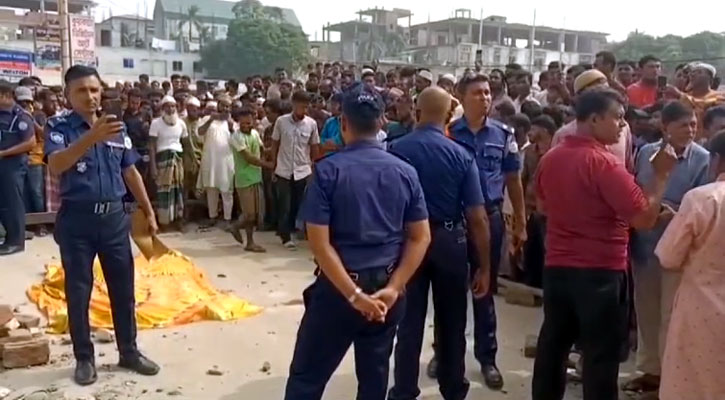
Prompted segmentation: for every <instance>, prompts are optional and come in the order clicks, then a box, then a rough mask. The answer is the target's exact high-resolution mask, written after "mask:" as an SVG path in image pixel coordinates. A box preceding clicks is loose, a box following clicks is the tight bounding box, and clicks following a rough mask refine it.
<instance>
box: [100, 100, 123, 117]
mask: <svg viewBox="0 0 725 400" xmlns="http://www.w3.org/2000/svg"><path fill="white" fill-rule="evenodd" d="M103 113H104V114H106V115H109V116H110V115H113V116H115V117H116V119H117V120H119V121H120V120H121V119H122V118H123V109H122V106H121V100H120V99H113V100H106V101H104V102H103Z"/></svg>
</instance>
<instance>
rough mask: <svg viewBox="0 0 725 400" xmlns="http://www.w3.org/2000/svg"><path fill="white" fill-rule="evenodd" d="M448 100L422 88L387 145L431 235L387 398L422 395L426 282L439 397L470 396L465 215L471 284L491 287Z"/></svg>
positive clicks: (472, 176) (410, 296)
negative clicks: (415, 185)
mask: <svg viewBox="0 0 725 400" xmlns="http://www.w3.org/2000/svg"><path fill="white" fill-rule="evenodd" d="M450 105H451V96H450V95H449V94H448V93H447V92H446V91H445V90H443V89H441V88H439V87H429V88H427V89H425V90H423V92H422V93H421V94H420V95H419V96H418V101H417V103H416V108H417V113H418V115H419V117H418V126H417V128H416V129H415V130H414V131H413V132H411V133H410V134H408V135H406V136H404V137H402V138H400V139H398V140H397V141H395V142H394V143H393V145H392V146H391V149H390V151H391V152H393V153H396V154H400V155H401V156H404V157H406V158H407V159H409V160H410V162H411V164H412V165H413V166H414V167H415V169H416V171H418V176H419V177H420V183H421V185H422V186H423V193H424V194H425V199H426V203H427V205H428V213H429V215H430V217H429V219H430V226H431V234H432V238H433V239H432V242H431V245H430V248H429V250H428V254H427V255H426V257H425V259H424V260H423V264H422V265H421V267H420V269H418V271H417V272H416V274H415V275H414V276H413V278H412V279H411V281H410V282H409V283H408V287H407V291H406V311H405V316H404V317H403V321H402V322H401V323H400V327H399V329H398V341H397V344H396V345H395V386H393V388H392V389H391V390H390V395H389V396H388V399H389V400H414V399H417V398H418V396H419V395H420V389H419V388H418V371H419V367H418V365H419V360H420V352H421V346H422V344H423V332H424V330H425V318H426V313H427V311H428V289H429V287H432V289H433V307H434V310H435V337H436V354H437V356H438V371H437V378H438V383H439V385H440V392H441V395H443V398H444V399H446V400H460V399H465V398H466V394H467V393H468V387H469V384H468V381H467V380H466V378H465V370H466V364H465V355H466V336H465V330H466V318H467V315H466V308H467V304H468V288H469V269H468V251H467V245H466V242H467V239H466V229H465V228H464V225H463V220H464V213H465V220H466V226H467V228H468V230H469V233H470V236H471V238H472V240H471V242H472V243H474V244H475V245H476V246H478V248H477V250H478V251H477V252H476V254H477V255H479V263H478V264H479V265H480V266H481V267H480V268H479V269H478V271H477V272H476V275H475V280H474V281H473V285H472V286H473V293H474V296H475V297H482V296H484V295H486V293H487V292H488V286H489V277H490V275H489V274H490V272H489V252H490V249H489V227H488V217H487V215H486V208H485V206H484V205H485V202H484V198H483V192H482V191H481V183H480V179H479V175H478V167H477V166H476V160H475V159H474V156H473V154H472V152H471V151H470V150H468V149H465V148H464V147H463V146H461V145H459V144H457V143H456V142H454V141H453V140H450V139H449V138H446V137H445V134H444V129H445V124H446V121H447V119H448V115H449V113H450ZM480 255H482V257H480Z"/></svg>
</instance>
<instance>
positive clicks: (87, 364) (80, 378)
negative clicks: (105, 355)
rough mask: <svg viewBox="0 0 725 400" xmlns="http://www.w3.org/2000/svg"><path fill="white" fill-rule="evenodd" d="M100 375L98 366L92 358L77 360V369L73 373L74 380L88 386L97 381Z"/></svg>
mask: <svg viewBox="0 0 725 400" xmlns="http://www.w3.org/2000/svg"><path fill="white" fill-rule="evenodd" d="M97 379H98V375H97V374H96V366H95V364H94V363H93V361H90V360H78V361H76V371H75V373H74V374H73V380H75V381H76V383H77V384H79V385H81V386H88V385H92V384H94V383H96V380H97Z"/></svg>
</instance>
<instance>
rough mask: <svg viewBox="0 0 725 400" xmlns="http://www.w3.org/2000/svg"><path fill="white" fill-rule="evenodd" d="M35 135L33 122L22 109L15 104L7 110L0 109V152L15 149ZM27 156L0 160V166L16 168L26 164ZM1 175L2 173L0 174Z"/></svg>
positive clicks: (21, 155)
mask: <svg viewBox="0 0 725 400" xmlns="http://www.w3.org/2000/svg"><path fill="white" fill-rule="evenodd" d="M34 133H35V120H34V119H33V117H32V116H31V115H30V114H29V113H28V112H27V111H25V110H23V108H22V107H20V106H19V105H17V104H15V105H13V106H12V107H11V108H9V109H5V110H2V109H0V150H7V149H9V148H11V147H15V146H17V145H19V144H21V143H23V142H25V141H27V140H28V139H30V137H31V136H33V134H34ZM27 160H28V155H27V154H18V155H14V156H11V157H3V158H0V166H3V167H4V166H10V165H12V166H17V165H22V164H23V163H27ZM0 173H2V172H0Z"/></svg>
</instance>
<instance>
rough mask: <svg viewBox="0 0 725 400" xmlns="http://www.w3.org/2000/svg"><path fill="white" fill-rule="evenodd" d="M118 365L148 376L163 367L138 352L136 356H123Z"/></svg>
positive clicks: (156, 372)
mask: <svg viewBox="0 0 725 400" xmlns="http://www.w3.org/2000/svg"><path fill="white" fill-rule="evenodd" d="M118 366H119V367H121V368H125V369H130V370H131V371H135V372H137V373H139V374H141V375H147V376H152V375H156V374H158V373H159V370H160V369H161V368H160V367H159V366H158V365H157V364H156V363H155V362H153V361H151V360H149V359H148V358H146V357H144V356H143V355H141V354H138V355H137V356H135V357H128V358H123V357H122V358H121V360H120V361H119V362H118Z"/></svg>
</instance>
